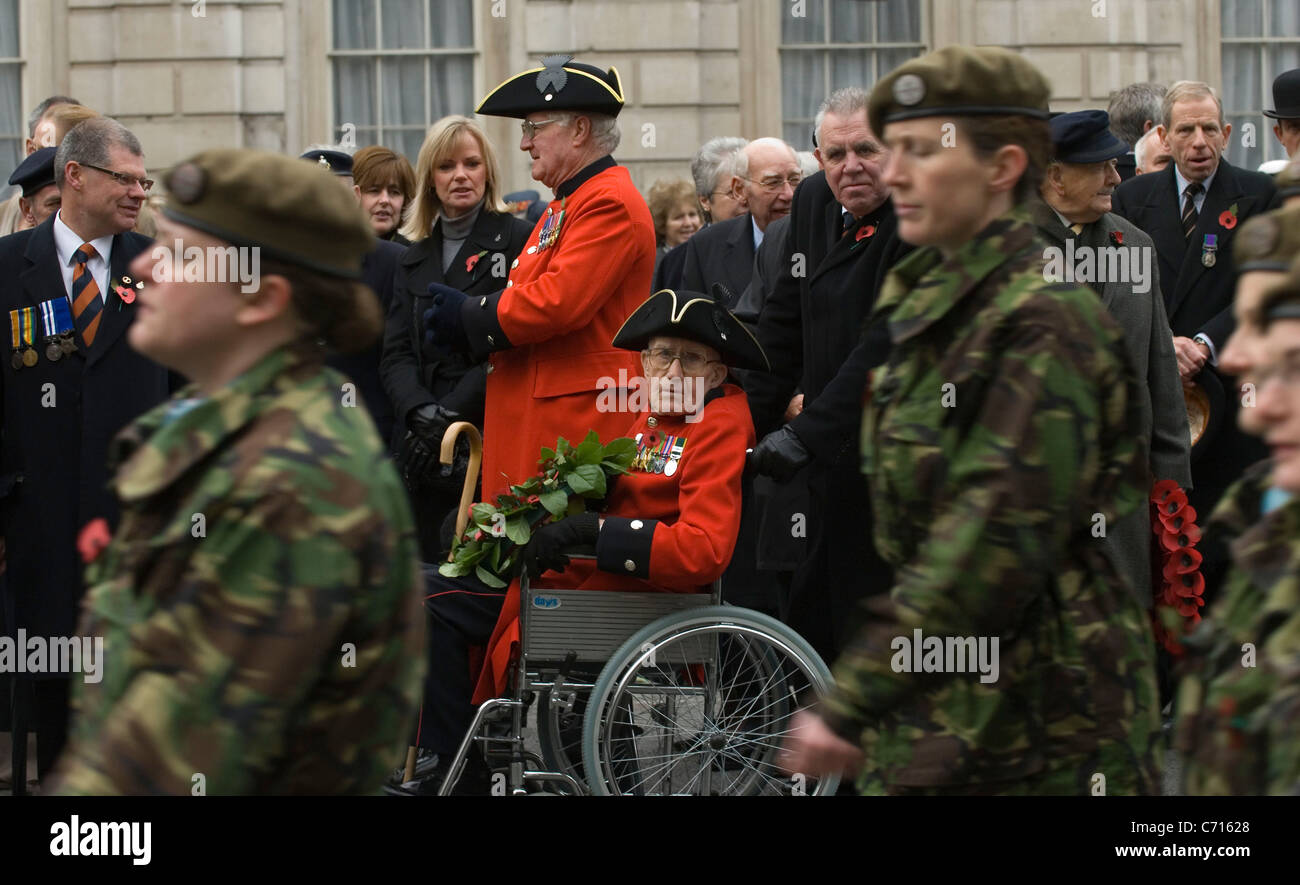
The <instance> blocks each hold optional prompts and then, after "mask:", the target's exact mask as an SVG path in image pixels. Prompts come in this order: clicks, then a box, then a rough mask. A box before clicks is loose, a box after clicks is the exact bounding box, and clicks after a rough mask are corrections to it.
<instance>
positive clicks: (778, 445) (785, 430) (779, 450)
mask: <svg viewBox="0 0 1300 885" xmlns="http://www.w3.org/2000/svg"><path fill="white" fill-rule="evenodd" d="M811 462H812V453H811V452H809V451H808V450H807V449H806V448H804V444H803V442H802V441H801V440H800V439H799V435H798V434H797V433H795V432H794V431H793V430H791V429H790V425H789V424H786V425H785V426H783V427H781V429H779V430H773V431H772V432H771V433H769V434H768V435H767V436H765V437H763V439H762V441H761V442H759V444H758V445H757V446H755V447H754V451H752V452H750V453H749V464H750V466H751V467H752V468H753V469H754V470H755V471H757V472H758V473H761V474H763V475H764V476H770V477H772V479H774V480H776V481H777V482H789V481H790V480H791V479H793V478H794V475H795V474H796V473H798V472H799V471H800V470H802V469H803V468H804V467H806V466H807V465H808V464H809V463H811Z"/></svg>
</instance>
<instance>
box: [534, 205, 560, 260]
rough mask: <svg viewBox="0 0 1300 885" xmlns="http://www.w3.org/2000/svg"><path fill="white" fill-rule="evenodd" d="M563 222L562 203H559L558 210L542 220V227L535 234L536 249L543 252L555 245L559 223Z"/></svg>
mask: <svg viewBox="0 0 1300 885" xmlns="http://www.w3.org/2000/svg"><path fill="white" fill-rule="evenodd" d="M563 222H564V203H563V202H561V203H560V211H559V212H556V213H555V214H553V215H551V214H548V215H547V216H546V220H545V221H543V222H542V229H541V231H540V232H539V233H538V234H537V251H538V252H543V251H545V250H547V249H549V248H551V247H552V246H554V245H555V241H556V240H558V239H559V238H560V225H561V224H562V223H563Z"/></svg>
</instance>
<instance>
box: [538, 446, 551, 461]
mask: <svg viewBox="0 0 1300 885" xmlns="http://www.w3.org/2000/svg"><path fill="white" fill-rule="evenodd" d="M554 457H555V449H549V448H547V447H545V446H543V447H542V457H541V458H539V459H538V460H539V461H549V460H551V459H552V458H554Z"/></svg>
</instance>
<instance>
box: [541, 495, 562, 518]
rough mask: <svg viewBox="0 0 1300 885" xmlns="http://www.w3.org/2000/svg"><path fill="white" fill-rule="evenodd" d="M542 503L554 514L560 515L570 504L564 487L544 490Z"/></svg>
mask: <svg viewBox="0 0 1300 885" xmlns="http://www.w3.org/2000/svg"><path fill="white" fill-rule="evenodd" d="M540 500H541V505H542V506H543V507H545V508H546V509H547V511H548V512H550V514H551V515H552V516H559V515H560V514H561V513H563V512H564V508H565V507H567V506H568V503H569V496H568V495H567V494H566V493H565V491H564V490H563V489H554V490H552V491H549V492H542V494H541V496H540Z"/></svg>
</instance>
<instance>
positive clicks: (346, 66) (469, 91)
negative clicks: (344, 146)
mask: <svg viewBox="0 0 1300 885" xmlns="http://www.w3.org/2000/svg"><path fill="white" fill-rule="evenodd" d="M332 2H333V16H332V21H333V25H334V36H333V42H332V47H333V48H332V50H331V52H330V56H331V62H332V64H333V68H334V139H335V140H338V139H340V138H342V136H343V132H344V127H345V126H347V125H348V124H351V125H352V126H354V127H356V144H357V147H364V146H365V145H367V144H382V145H384V146H385V147H388V148H391V149H393V150H395V151H397V152H399V153H401V154H404V155H405V156H406V157H407V158H408V159H409V160H411V161H412V162H414V161H415V159H416V156H417V154H418V153H419V150H420V144H421V142H423V140H424V134H425V132H427V131H428V129H429V126H431V125H432V124H433V123H434V122H435V121H437V120H438V119H439V118H440V117H443V116H446V115H447V114H465V113H470V112H472V111H473V109H474V60H475V56H476V54H477V51H476V49H475V47H474V4H473V0H332Z"/></svg>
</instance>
